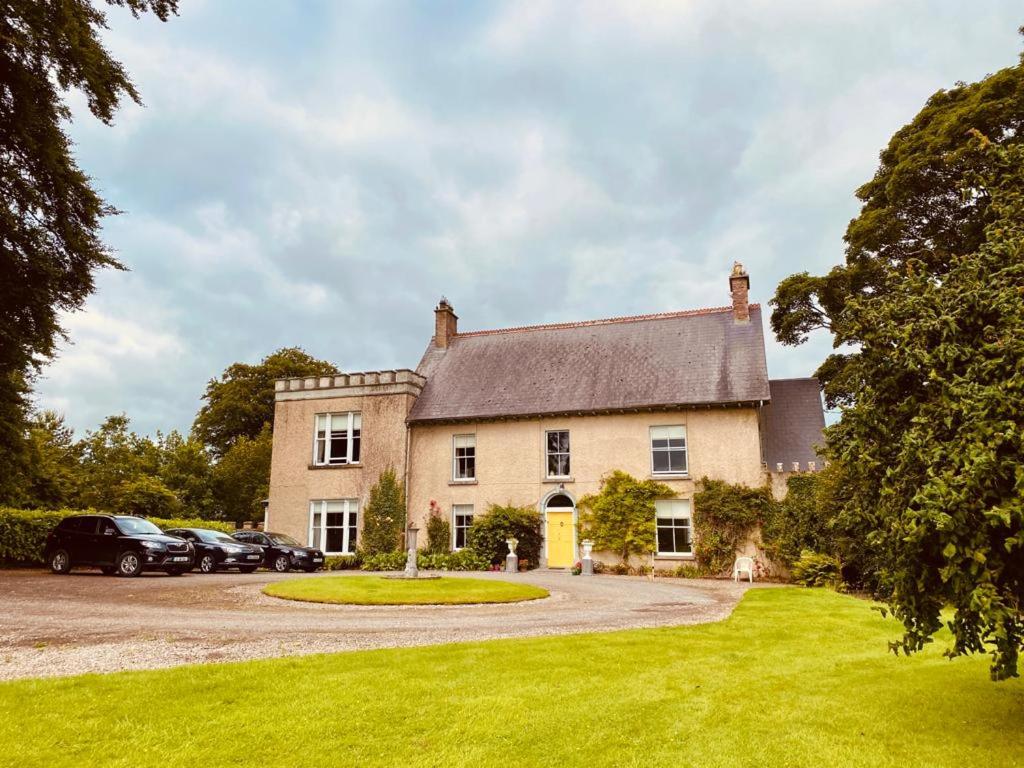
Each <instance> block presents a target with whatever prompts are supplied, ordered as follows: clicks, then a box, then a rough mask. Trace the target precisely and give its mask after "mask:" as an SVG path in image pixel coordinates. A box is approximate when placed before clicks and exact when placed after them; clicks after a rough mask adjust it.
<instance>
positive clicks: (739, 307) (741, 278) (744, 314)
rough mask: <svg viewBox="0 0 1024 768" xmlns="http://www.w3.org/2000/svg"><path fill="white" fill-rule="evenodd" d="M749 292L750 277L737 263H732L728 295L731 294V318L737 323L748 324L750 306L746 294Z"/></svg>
mask: <svg viewBox="0 0 1024 768" xmlns="http://www.w3.org/2000/svg"><path fill="white" fill-rule="evenodd" d="M749 292H750V276H749V275H748V274H747V271H746V270H745V269H744V268H743V265H742V264H740V263H739V262H738V261H735V262H733V265H732V274H731V275H729V293H731V294H732V317H733V321H734V322H737V323H749V322H750V305H749V303H748V301H747V294H748V293H749Z"/></svg>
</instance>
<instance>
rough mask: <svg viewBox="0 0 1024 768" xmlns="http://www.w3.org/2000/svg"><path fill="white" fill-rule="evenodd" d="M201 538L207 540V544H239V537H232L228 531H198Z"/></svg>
mask: <svg viewBox="0 0 1024 768" xmlns="http://www.w3.org/2000/svg"><path fill="white" fill-rule="evenodd" d="M196 533H197V534H198V535H199V538H200V539H202V540H203V541H205V542H206V543H207V544H238V543H239V542H238V540H237V539H232V538H231V537H230V536H228V535H227V534H226V533H221V532H220V531H206V530H203V531H196Z"/></svg>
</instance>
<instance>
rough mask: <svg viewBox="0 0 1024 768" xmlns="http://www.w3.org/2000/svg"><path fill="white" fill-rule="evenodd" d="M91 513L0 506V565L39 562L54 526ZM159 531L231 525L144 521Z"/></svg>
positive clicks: (189, 520)
mask: <svg viewBox="0 0 1024 768" xmlns="http://www.w3.org/2000/svg"><path fill="white" fill-rule="evenodd" d="M86 513H93V514H95V511H94V510H88V509H87V510H82V509H58V510H35V509H13V508H11V507H0V563H5V564H14V563H19V564H21V563H30V564H37V563H38V564H41V563H43V550H44V548H45V547H46V537H47V536H48V535H49V533H50V531H52V530H53V529H54V528H56V527H57V523H59V522H60V521H61V520H63V519H64V518H65V517H68V516H69V515H81V514H86ZM148 519H149V520H150V521H151V522H152V523H154V524H155V525H157V526H158V527H160V528H163V529H167V528H212V529H214V530H217V531H224V532H225V533H231V532H232V531H234V530H235V526H234V525H233V524H232V523H225V522H222V521H219V520H200V519H199V518H174V519H165V518H159V517H151V518H148Z"/></svg>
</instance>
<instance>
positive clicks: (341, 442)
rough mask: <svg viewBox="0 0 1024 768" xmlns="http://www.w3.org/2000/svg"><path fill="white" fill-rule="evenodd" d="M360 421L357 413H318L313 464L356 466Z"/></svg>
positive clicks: (360, 416) (360, 417)
mask: <svg viewBox="0 0 1024 768" xmlns="http://www.w3.org/2000/svg"><path fill="white" fill-rule="evenodd" d="M362 421H363V419H362V414H360V413H357V412H352V413H318V414H317V416H316V439H315V440H314V445H313V464H314V465H316V466H318V467H321V466H328V465H331V464H358V463H359V435H360V432H361V430H362Z"/></svg>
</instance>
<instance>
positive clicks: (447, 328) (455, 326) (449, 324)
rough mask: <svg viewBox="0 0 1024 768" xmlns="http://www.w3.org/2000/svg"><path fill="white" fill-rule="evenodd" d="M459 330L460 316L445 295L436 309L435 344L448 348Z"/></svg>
mask: <svg viewBox="0 0 1024 768" xmlns="http://www.w3.org/2000/svg"><path fill="white" fill-rule="evenodd" d="M458 332H459V317H458V315H456V314H455V310H454V309H452V305H451V304H449V303H448V299H446V298H445V297H444V296H442V297H441V301H439V302H438V303H437V309H435V310H434V345H435V346H437V347H440V348H441V349H445V348H447V346H448V344H449V343H451V340H452V339H453V338H454V337H455V336H456V334H458Z"/></svg>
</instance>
